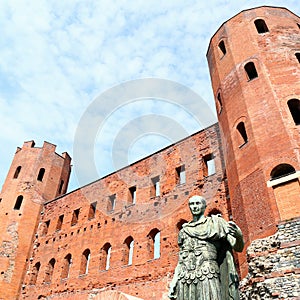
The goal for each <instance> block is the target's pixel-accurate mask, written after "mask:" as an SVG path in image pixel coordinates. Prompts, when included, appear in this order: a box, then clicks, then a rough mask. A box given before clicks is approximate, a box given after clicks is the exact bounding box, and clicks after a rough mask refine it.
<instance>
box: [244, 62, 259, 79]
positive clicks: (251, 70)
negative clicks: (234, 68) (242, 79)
mask: <svg viewBox="0 0 300 300" xmlns="http://www.w3.org/2000/svg"><path fill="white" fill-rule="evenodd" d="M244 69H245V71H246V74H247V78H248V80H249V81H250V80H252V79H254V78H256V77H258V74H257V71H256V68H255V64H254V62H252V61H250V62H248V63H246V64H245V66H244Z"/></svg>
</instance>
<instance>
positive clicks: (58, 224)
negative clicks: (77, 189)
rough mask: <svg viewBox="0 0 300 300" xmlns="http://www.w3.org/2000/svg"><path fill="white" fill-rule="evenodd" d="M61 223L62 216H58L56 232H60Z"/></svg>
mask: <svg viewBox="0 0 300 300" xmlns="http://www.w3.org/2000/svg"><path fill="white" fill-rule="evenodd" d="M63 221H64V215H61V216H59V217H58V221H57V224H56V230H61V227H62V224H63Z"/></svg>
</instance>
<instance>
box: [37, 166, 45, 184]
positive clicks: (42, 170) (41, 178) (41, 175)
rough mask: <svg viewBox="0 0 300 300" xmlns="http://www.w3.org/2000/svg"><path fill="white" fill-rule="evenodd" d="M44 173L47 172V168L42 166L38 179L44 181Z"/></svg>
mask: <svg viewBox="0 0 300 300" xmlns="http://www.w3.org/2000/svg"><path fill="white" fill-rule="evenodd" d="M44 174H45V169H44V168H40V171H39V174H38V177H37V180H38V181H43V177H44Z"/></svg>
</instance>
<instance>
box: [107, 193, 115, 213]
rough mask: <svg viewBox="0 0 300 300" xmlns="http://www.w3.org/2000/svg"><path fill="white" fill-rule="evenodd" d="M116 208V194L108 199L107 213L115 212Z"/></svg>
mask: <svg viewBox="0 0 300 300" xmlns="http://www.w3.org/2000/svg"><path fill="white" fill-rule="evenodd" d="M115 207H116V194H113V195H110V196H109V197H108V203H107V211H113V210H114V209H115Z"/></svg>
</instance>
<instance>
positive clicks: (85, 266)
mask: <svg viewBox="0 0 300 300" xmlns="http://www.w3.org/2000/svg"><path fill="white" fill-rule="evenodd" d="M90 258H91V251H90V249H85V250H84V251H83V253H82V255H81V264H80V272H79V274H81V275H82V274H87V273H88V272H89V263H90Z"/></svg>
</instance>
